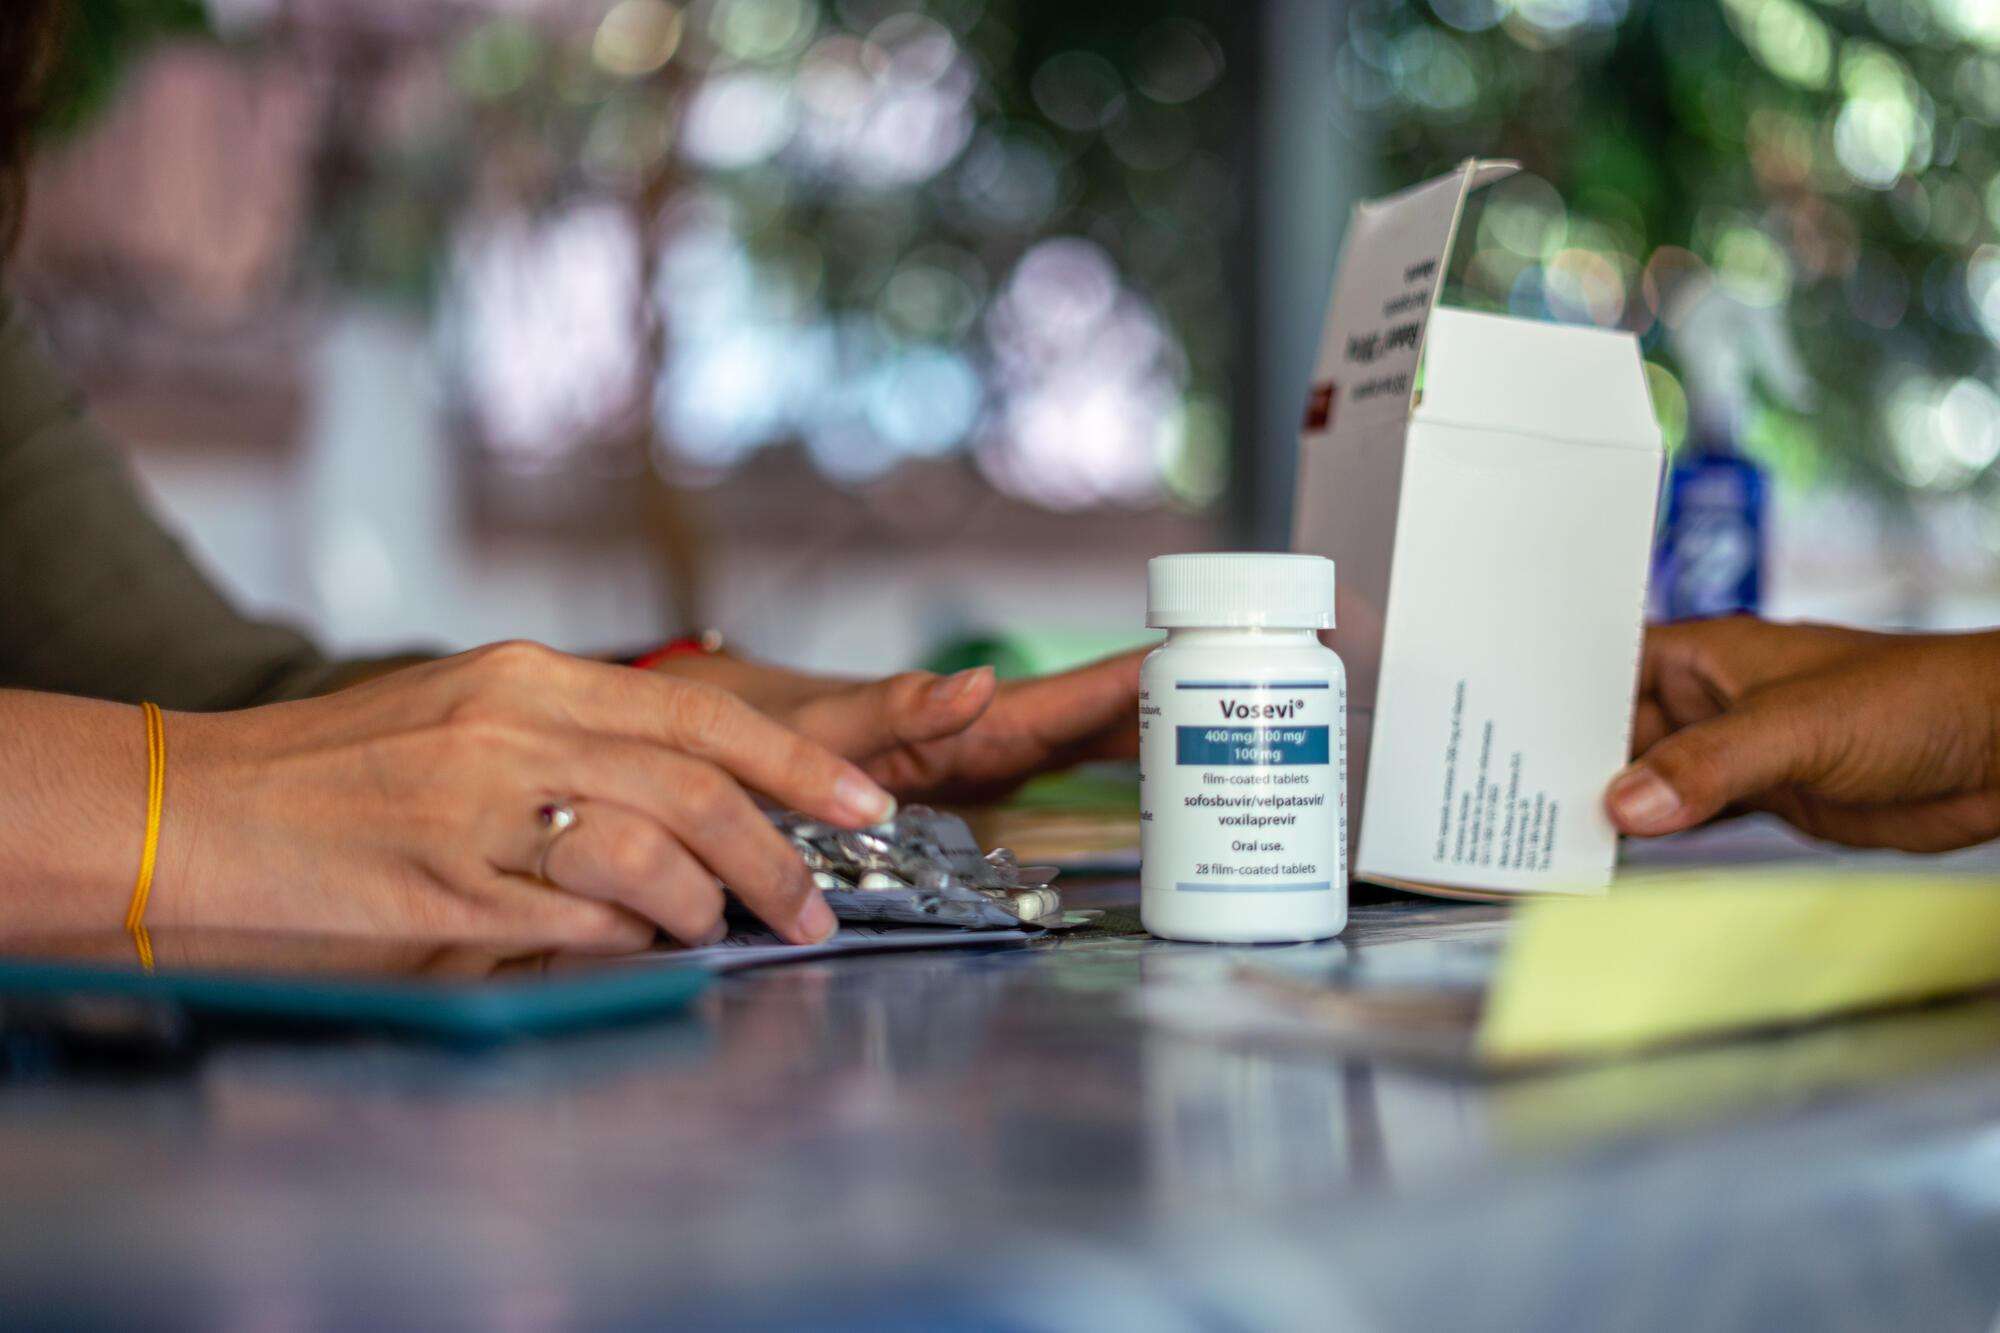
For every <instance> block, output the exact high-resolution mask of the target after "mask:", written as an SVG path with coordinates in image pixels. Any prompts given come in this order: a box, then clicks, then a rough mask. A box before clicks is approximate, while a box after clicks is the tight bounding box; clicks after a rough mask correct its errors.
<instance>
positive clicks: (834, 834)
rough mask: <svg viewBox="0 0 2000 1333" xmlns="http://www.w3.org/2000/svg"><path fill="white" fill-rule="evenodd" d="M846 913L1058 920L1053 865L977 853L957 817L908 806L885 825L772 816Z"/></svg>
mask: <svg viewBox="0 0 2000 1333" xmlns="http://www.w3.org/2000/svg"><path fill="white" fill-rule="evenodd" d="M771 822H772V823H774V824H776V825H777V826H778V830H779V831H780V832H782V833H783V834H784V835H785V836H786V837H788V838H790V839H791V840H792V845H793V846H794V847H797V848H798V849H799V855H800V856H801V857H803V858H804V859H805V863H806V866H807V868H808V869H810V870H811V871H812V872H813V882H814V883H815V884H817V885H818V886H819V888H820V890H821V892H822V893H824V894H825V896H826V902H827V906H829V907H831V908H832V909H833V912H834V915H835V916H837V917H839V918H840V919H841V920H843V921H898V922H904V923H907V924H911V925H925V926H936V925H951V926H969V927H972V928H974V929H978V928H981V927H985V928H1018V927H1020V926H1022V925H1030V926H1051V925H1057V924H1060V923H1061V921H1062V895H1060V894H1058V893H1057V892H1056V891H1055V890H1054V889H1052V888H1050V887H1049V885H1050V882H1051V881H1053V880H1054V879H1055V877H1056V871H1055V869H1054V868H1053V867H1050V866H1024V865H1022V864H1021V863H1020V862H1019V861H1018V860H1016V859H1015V856H1014V854H1013V853H1012V852H1010V851H1008V850H1007V849H1006V848H1005V847H996V848H994V849H993V850H992V851H990V852H984V853H982V852H981V851H980V850H979V844H978V842H977V841H975V840H974V838H973V836H972V829H971V827H970V826H969V825H967V824H966V822H965V821H964V820H963V819H960V818H958V817H957V816H956V815H947V814H943V813H941V812H939V811H937V810H933V809H931V808H929V807H928V806H922V805H912V806H906V807H905V808H903V809H902V810H900V811H899V812H897V814H896V817H895V818H894V819H891V820H890V821H889V822H887V823H886V824H877V825H876V826H875V827H873V828H866V829H843V828H835V827H834V826H833V825H831V824H822V823H820V822H819V821H818V820H816V819H811V818H809V817H807V816H805V815H802V814H799V813H798V812H796V811H792V810H778V811H773V812H772V814H771Z"/></svg>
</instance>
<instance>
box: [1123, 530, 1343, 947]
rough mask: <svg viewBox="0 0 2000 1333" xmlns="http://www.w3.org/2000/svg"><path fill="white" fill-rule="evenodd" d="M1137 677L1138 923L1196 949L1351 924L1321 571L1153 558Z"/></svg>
mask: <svg viewBox="0 0 2000 1333" xmlns="http://www.w3.org/2000/svg"><path fill="white" fill-rule="evenodd" d="M1146 594H1147V614H1146V623H1147V624H1148V625H1151V626H1153V627H1154V628H1156V629H1164V630H1166V631H1167V641H1166V642H1165V643H1163V644H1161V645H1160V646H1159V647H1158V648H1156V649H1155V650H1154V651H1153V652H1152V653H1151V654H1150V655H1148V656H1147V658H1146V662H1145V666H1144V667H1143V668H1142V670H1141V672H1140V676H1139V819H1140V824H1139V841H1140V852H1141V855H1142V857H1143V864H1142V866H1141V869H1140V907H1139V915H1140V919H1141V920H1142V921H1143V922H1144V923H1145V926H1146V929H1147V930H1148V931H1149V932H1151V933H1152V934H1154V935H1158V936H1160V937H1162V938H1164V939H1170V940H1198V941H1203V942H1208V943H1218V944H1220V943H1232V944H1237V943H1266V942H1276V941H1285V940H1317V939H1325V938H1327V937H1329V936H1332V935H1338V934H1339V933H1340V932H1341V931H1342V930H1343V929H1345V928H1346V926H1347V856H1346V851H1347V671H1346V668H1344V667H1343V666H1342V665H1341V662H1340V658H1339V656H1338V655H1336V654H1335V653H1334V651H1333V650H1332V649H1330V648H1328V647H1326V646H1325V645H1324V644H1322V643H1321V642H1320V641H1319V635H1318V631H1319V630H1322V629H1329V628H1331V627H1332V625H1333V562H1332V561H1331V560H1327V559H1325V558H1323V557H1321V556H1316V555H1254V554H1253V555H1163V556H1159V557H1157V558H1156V559H1154V560H1151V561H1149V562H1148V563H1147V565H1146Z"/></svg>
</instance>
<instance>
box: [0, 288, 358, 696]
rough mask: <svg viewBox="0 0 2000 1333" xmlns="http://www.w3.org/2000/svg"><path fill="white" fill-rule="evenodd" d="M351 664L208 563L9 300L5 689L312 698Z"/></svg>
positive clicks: (0, 528) (0, 544)
mask: <svg viewBox="0 0 2000 1333" xmlns="http://www.w3.org/2000/svg"><path fill="white" fill-rule="evenodd" d="M341 672H342V668H341V667H340V666H338V665H337V664H335V663H332V662H329V661H328V660H327V659H326V658H325V657H324V656H323V655H322V654H321V653H320V651H319V650H318V649H317V648H315V647H314V646H313V644H312V643H311V641H310V640H308V639H306V638H305V636H303V635H301V634H299V633H297V632H295V631H293V630H290V629H287V628H284V627H283V626H279V625H271V624H265V623H262V622H259V621H255V620H250V619H247V618H245V617H244V616H242V615H240V614H239V613H238V612H237V611H236V610H235V609H234V608H233V607H231V606H230V605H229V603H228V602H227V601H226V600H225V599H224V598H223V596H222V594H221V593H220V592H218V591H217V590H216V588H215V586H214V585H213V584H211V583H210V582H209V581H208V579H207V578H206V577H204V576H203V575H202V573H201V571H200V570H198V569H197V568H195V565H194V563H193V562H192V561H191V560H190V559H189V558H188V555H187V552H186V551H184V550H182V549H181V546H180V544H179V543H178V542H176V541H175V540H174V539H173V537H171V536H169V535H168V533H167V532H166V530H165V529H164V528H162V527H161V526H160V523H159V520H158V519H157V518H155V517H154V516H153V513H152V511H151V510H150V509H149V508H148V507H147V505H146V502H145V500H144V498H143V497H142V496H141V495H140V493H139V490H138V487H137V485H136V484H135V482H134V480H133V476H132V473H131V471H130V469H129V468H128V466H127V465H126V462H125V460H124V459H123V457H121V456H120V454H119V452H118V450H117V449H116V448H115V447H113V446H112V444H111V443H110V442H109V441H108V440H106V439H105V438H104V436H103V435H102V434H101V433H100V432H99V430H98V429H97V427H96V426H95V425H94V424H92V422H91V421H90V420H89V418H88V417H87V416H86V415H85V414H84V411H83V407H82V404H81V402H80V400H79V399H78V396H77V394H76V393H75V391H74V390H73V389H72V388H71V387H70V386H69V385H68V384H67V383H66V381H65V380H64V378H63V377H62V376H61V375H60V374H59V373H58V372H57V371H56V369H55V367H54V365H53V364H52V363H51V362H50V360H49V358H48V356H47V354H46V352H45V351H44V350H43V348H42V346H41V342H40V339H39V337H38V336H37V334H36V332H35V330H34V328H33V326H32V324H31V323H30V321H29V320H28V318H27V317H26V315H25V314H24V313H23V311H22V309H21V307H20V305H19V304H18V303H17V302H15V301H14V300H12V299H9V298H6V297H0V687H14V688H20V689H31V690H50V691H57V692H61V693H66V694H82V695H90V696H94V697H97V698H105V699H122V700H127V701H135V700H139V699H151V700H153V701H154V702H156V703H158V704H159V705H161V706H162V707H164V708H182V709H198V710H200V709H220V708H240V707H246V706H248V705H251V704H259V703H268V702H271V701H274V700H278V699H287V698H296V697H300V696H303V695H307V694H313V693H316V692H319V691H321V690H324V689H327V688H329V687H330V686H331V685H332V684H333V683H334V681H335V680H336V679H337V678H338V676H339V675H340V674H341Z"/></svg>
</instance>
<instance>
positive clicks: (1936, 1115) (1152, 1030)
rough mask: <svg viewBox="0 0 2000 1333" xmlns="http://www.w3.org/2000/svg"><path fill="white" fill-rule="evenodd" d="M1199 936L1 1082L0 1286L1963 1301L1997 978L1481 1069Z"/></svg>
mask: <svg viewBox="0 0 2000 1333" xmlns="http://www.w3.org/2000/svg"><path fill="white" fill-rule="evenodd" d="M1711 854H1713V848H1712V846H1711V845H1710V844H1704V843H1694V844H1684V845H1683V848H1682V850H1681V851H1680V852H1679V853H1676V852H1675V851H1673V850H1671V849H1670V850H1669V851H1668V852H1667V853H1665V856H1666V858H1667V859H1673V858H1674V857H1675V856H1676V855H1680V856H1682V857H1683V858H1684V859H1695V860H1699V859H1701V858H1702V857H1703V856H1706V855H1711ZM1797 855H1800V856H1803V855H1804V853H1803V852H1800V853H1797ZM1133 891H1134V888H1133V886H1132V885H1131V884H1130V883H1116V882H1114V883H1100V884H1096V885H1091V886H1077V887H1076V888H1075V889H1074V891H1073V896H1074V897H1076V898H1082V899H1090V900H1094V901H1097V902H1101V903H1116V902H1118V901H1121V900H1127V901H1129V900H1130V898H1131V896H1132V894H1133ZM1503 929H1504V916H1503V913H1501V912H1500V911H1499V910H1497V909H1493V908H1486V907H1479V906H1463V905H1445V904H1439V903H1429V902H1422V901H1416V900H1401V901H1396V902H1385V903H1377V904H1371V905H1365V906H1362V907H1359V908H1357V910H1356V912H1355V914H1354V923H1353V925H1352V927H1351V928H1350V930H1349V932H1348V934H1347V935H1346V937H1345V938H1344V939H1343V940H1341V941H1338V942H1333V943H1329V944H1325V945H1319V946H1310V947H1311V948H1314V949H1318V950H1322V951H1325V952H1326V953H1327V955H1328V957H1330V958H1331V957H1334V956H1336V954H1337V953H1338V952H1340V951H1345V953H1346V955H1347V956H1349V957H1352V956H1354V955H1356V954H1359V955H1361V956H1364V957H1365V956H1366V955H1367V952H1368V951H1369V950H1371V949H1377V948H1381V947H1384V946H1387V945H1391V944H1394V943H1396V942H1398V941H1407V940H1413V939H1424V938H1432V939H1469V938H1479V937H1482V936H1490V935H1491V934H1493V933H1495V932H1498V931H1501V930H1503ZM1245 954H1246V951H1243V950H1233V949H1232V950H1223V949H1204V948H1200V947H1195V946H1185V945H1178V946H1177V945H1167V944H1162V943H1157V942H1154V941H1150V940H1143V939H1130V938H1104V937H1098V938H1091V939H1070V940H1065V941H1060V942H1055V943H1045V944H1038V945H1034V946H1029V947H1014V948H1000V949H990V950H980V951H956V952H939V953H930V954H911V955H882V956H873V957H858V958H845V959H831V960H826V961H822V962H812V963H803V964H797V965H792V966H786V967H779V968H772V969H767V970H762V971H754V972H748V973H743V974H740V975H734V976H730V977H727V978H724V979H723V980H722V981H720V982H719V983H718V984H717V985H716V987H715V988H714V989H712V990H711V991H710V992H709V993H708V994H707V995H706V996H704V997H703V999H702V1000H701V1001H700V1002H699V1004H698V1006H697V1008H696V1010H695V1012H694V1013H693V1015H691V1016H688V1017H683V1018H681V1019H677V1020H671V1021H665V1022H660V1023H655V1024H650V1025H646V1026H642V1027H636V1028H629V1029H625V1030H622V1031H618V1032H612V1033H604V1034H598V1035H594V1036H585V1037H575V1038H567V1039H563V1040H555V1041H543V1042H536V1043H531V1044H527V1045H521V1046H515V1047H509V1048H504V1049H501V1050H498V1051H490V1052H486V1053H482V1054H465V1053H453V1052H449V1051H440V1050H436V1049H432V1048H427V1047H424V1046H421V1045H414V1044H401V1043H396V1042H391V1041H386V1040H342V1041H320V1042H314V1043H308V1044H286V1043H281V1042H275V1041H256V1042H232V1043H229V1044H225V1045H223V1046H221V1047H219V1048H218V1049H216V1050H214V1051H212V1052H211V1053H210V1054H209V1055H208V1056H207V1057H206V1058H205V1059H204V1060H203V1062H202V1063H201V1064H200V1065H199V1066H197V1067H196V1068H195V1069H194V1070H193V1071H191V1072H187V1073H183V1074H177V1075H171V1076H165V1077H158V1078H150V1079H141V1080H113V1081H107V1080H104V1079H101V1078H99V1079H75V1078H59V1079H50V1080H42V1081H32V1082H27V1083H20V1084H16V1085H13V1086H8V1087H0V1182H4V1196H5V1199H6V1208H5V1215H4V1222H0V1323H6V1324H8V1325H10V1326H11V1325H19V1324H32V1323H43V1324H52V1325H53V1324H61V1325H65V1326H74V1325H77V1324H83V1323H90V1322H102V1323H116V1324H122V1325H145V1326H151V1327H158V1326H172V1325H198V1326H203V1327H230V1328H246V1329H248V1328H255V1329H264V1328H283V1329H292V1328H317V1327H360V1326H370V1327H383V1326H410V1325H422V1326H477V1327H482V1328H503V1329H512V1328H542V1327H549V1326H564V1325H577V1324H594V1325H604V1324H610V1325H619V1326H631V1325H661V1326H675V1327H709V1326H720V1327H742V1328H761V1327H813V1328H848V1327H852V1328H907V1329H931V1328H950V1327H978V1328H1020V1329H1040V1328H1107V1327H1118V1328H1123V1327H1131V1328H1141V1329H1148V1330H1176V1329H1197V1328H1199V1329H1236V1328H1267V1327H1268V1328H1294V1327H1297V1328H1307V1327H1310V1328H1330V1327H1356V1328H1385V1329H1425V1330H1430V1329H1446V1328H1458V1327H1479V1328H1509V1329H1513V1328H1561V1329H1609V1328H1617V1329H1646V1328H1673V1329H1682V1328H1690V1327H1693V1328H1731V1329H1735V1328H1741V1329H1759V1330H1763V1329H1773V1328H1832V1329H1841V1328H1855V1329H1870V1330H1873V1329H1884V1328H1924V1329H1956V1328H1965V1329H1980V1330H1986V1329H1990V1328H1991V1327H1992V1326H1993V1323H1994V1314H1995V1311H1996V1310H2000V1262H1996V1259H1995V1256H1996V1255H2000V1002H1985V1001H1982V1002H1976V1003H1971V1004H1964V1005H1958V1006H1951V1007H1945V1008H1938V1009H1931V1010H1926V1011H1921V1012H1913V1013H1907V1014H1902V1015H1898V1016H1893V1017H1886V1018H1879V1019H1875V1020H1871V1021H1869V1022H1866V1023H1858V1024H1846V1025H1841V1026H1838V1027H1829V1028H1823V1029H1818V1030H1815V1031H1811V1032H1807V1033H1804V1034H1800V1035H1795V1036H1792V1037H1788V1038H1784V1039H1780V1040H1766V1041H1760V1042H1754V1043H1739V1044H1735V1045H1731V1046H1725V1047H1716V1048H1710V1049H1706V1050H1700V1051H1691V1052H1683V1053H1679V1054H1676V1055H1671V1056H1660V1057H1655V1058H1653V1059H1648V1060H1637V1061H1625V1062H1621V1063H1618V1064H1612V1065H1603V1066H1597V1067H1593V1068H1589V1069H1580V1070H1575V1071H1571V1072H1567V1073H1561V1074H1557V1075H1552V1076H1547V1077H1540V1078H1535V1079H1528V1080H1514V1081H1508V1082H1498V1083H1495V1082H1482V1081H1479V1080H1476V1079H1473V1078H1469V1077H1467V1076H1464V1075H1451V1074H1445V1073H1437V1072H1425V1071H1423V1070H1421V1069H1415V1068H1411V1067H1408V1066H1404V1065H1399V1064H1396V1063H1394V1062H1385V1061H1381V1060H1376V1059H1368V1058H1361V1057H1357V1056H1355V1055H1353V1054H1351V1053H1345V1052H1341V1051H1337V1050H1332V1049H1328V1048H1324V1047H1317V1046H1314V1045H1313V1044H1312V1043H1310V1042H1301V1041H1294V1040H1278V1039H1272V1038H1270V1037H1269V1036H1268V1035H1260V1034H1259V1033H1258V1032H1256V1031H1254V1030H1246V1029H1244V1028H1243V1027H1241V1026H1240V1025H1238V1024H1236V1023H1234V1022H1233V1021H1232V1017H1231V1016H1232V1012H1233V1011H1232V1009H1231V1007H1230V994H1231V978H1232V976H1233V974H1234V971H1235V969H1236V968H1237V967H1238V966H1240V964H1241V962H1242V960H1243V957H1244V956H1245Z"/></svg>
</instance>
